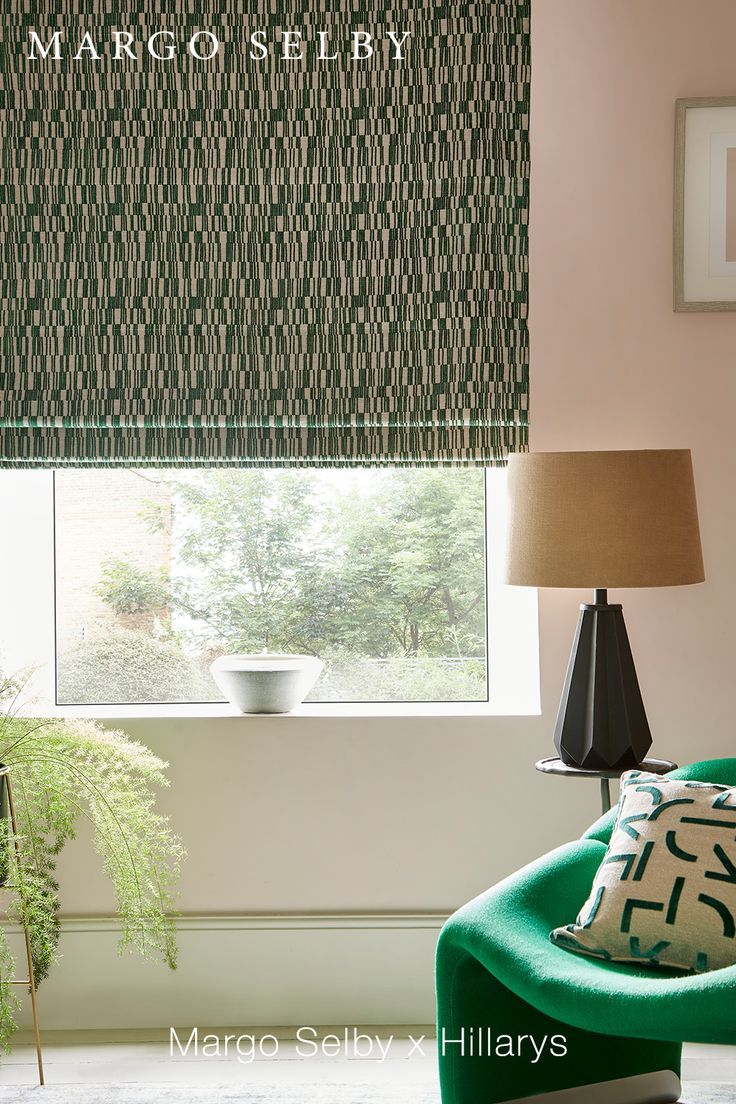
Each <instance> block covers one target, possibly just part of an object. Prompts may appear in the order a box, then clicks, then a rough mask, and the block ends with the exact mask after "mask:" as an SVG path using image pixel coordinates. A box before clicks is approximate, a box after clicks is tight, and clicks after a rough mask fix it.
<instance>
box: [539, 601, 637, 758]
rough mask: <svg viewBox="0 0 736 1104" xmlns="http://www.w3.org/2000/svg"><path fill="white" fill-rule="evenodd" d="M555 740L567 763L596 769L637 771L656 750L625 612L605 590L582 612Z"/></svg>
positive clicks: (566, 679) (581, 609)
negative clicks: (613, 601) (634, 768)
mask: <svg viewBox="0 0 736 1104" xmlns="http://www.w3.org/2000/svg"><path fill="white" fill-rule="evenodd" d="M554 741H555V747H556V748H557V753H558V755H559V757H560V759H562V761H563V763H567V764H568V765H570V766H575V767H587V768H588V769H590V770H601V769H606V768H610V769H618V768H627V767H635V766H637V765H638V764H639V763H640V762H641V761H642V759H644V758H645V757H646V754H647V751H648V750H649V748H650V747H651V745H652V735H651V732H650V731H649V723H648V721H647V715H646V713H645V711H644V703H643V701H642V698H641V691H640V690H639V680H638V679H637V677H636V669H635V667H634V659H633V656H632V655H631V647H630V645H629V638H628V635H627V633H626V625H625V624H624V615H623V610H622V607H621V606H620V605H609V604H608V595H607V593H606V591H605V590H596V592H595V603H594V604H592V605H584V606H581V607H580V617H579V619H578V627H577V630H576V633H575V640H574V641H573V646H572V653H571V655H570V662H569V664H568V668H567V675H566V676H565V685H564V687H563V690H562V700H561V701H560V709H559V713H558V714H557V723H556V725H555V736H554Z"/></svg>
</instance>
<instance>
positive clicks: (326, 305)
mask: <svg viewBox="0 0 736 1104" xmlns="http://www.w3.org/2000/svg"><path fill="white" fill-rule="evenodd" d="M290 29H296V30H298V32H299V34H300V37H298V38H297V37H295V36H293V35H289V36H285V31H287V30H290ZM56 31H59V32H60V35H59V37H58V38H56V39H54V38H53V35H54V32H56ZM161 31H164V32H166V34H165V35H158V37H156V35H157V32H161ZM203 31H206V32H208V33H211V35H214V36H215V38H216V44H217V50H216V52H215V53H214V54H213V56H212V57H209V58H207V57H206V56H205V57H204V58H203V59H201V58H197V57H195V56H193V52H192V51H191V50H190V48H189V46H188V43H189V42H190V40H191V39H192V36H195V39H194V46H193V48H192V49H193V51H194V52H197V53H200V54H202V55H207V54H208V53H209V52H210V51H212V50H213V49H214V42H215V40H214V39H213V38H212V37H208V36H207V35H204V34H202V33H201V32H203ZM354 31H358V32H359V34H358V36H357V38H356V37H355V36H353V32H354ZM405 31H408V32H409V33H408V37H406V39H404V40H403V43H402V45H401V48H400V50H399V49H398V48H397V46H396V42H395V41H394V39H395V40H397V41H398V40H399V39H401V36H402V34H403V33H404V32H405ZM31 32H34V33H35V34H36V35H37V36H38V45H35V44H34V40H33V38H32V35H31ZM87 32H88V36H87V38H85V37H84V36H85V34H86V33H87ZM253 32H258V34H257V37H256V38H255V40H251V35H252V34H253ZM320 32H322V33H320ZM389 32H393V35H394V38H393V39H392V37H391V35H390V33H389ZM121 35H123V37H122V38H121ZM125 35H127V37H124V36H125ZM366 35H370V40H368V39H367V37H366ZM0 36H1V37H0V133H1V134H2V174H1V176H0V238H1V241H2V251H1V254H0V258H1V259H0V264H1V265H2V278H1V282H0V288H1V298H0V327H1V338H0V340H1V341H2V361H1V363H0V465H5V466H7V465H54V466H58V465H61V464H109V463H113V464H134V465H136V466H139V465H141V464H179V463H196V464H210V463H240V464H243V463H253V464H258V465H269V464H312V463H313V464H332V463H334V464H363V463H406V464H420V463H431V464H466V463H479V464H493V463H502V462H503V460H504V457H505V455H506V453H507V452H508V451H512V450H519V449H523V448H525V447H526V434H527V392H528V343H527V328H526V316H527V214H528V180H529V143H528V113H529V3H528V2H524V3H516V2H497V3H489V2H485V0H479V2H477V3H476V2H467V0H463V2H461V3H457V4H454V3H453V4H443V3H434V2H432V0H404V2H398V0H397V2H394V3H380V2H378V3H374V4H372V5H369V6H368V7H367V8H366V6H365V5H364V4H361V3H358V2H357V0H322V2H320V3H317V4H309V5H306V4H305V5H303V6H295V5H294V4H293V3H292V2H288V0H287V2H285V3H279V2H277V0H254V2H248V0H162V3H160V4H150V3H147V2H144V0H86V2H85V0H43V2H41V0H38V2H36V0H4V3H3V5H2V12H0ZM151 36H154V37H153V38H152V37H151ZM121 41H122V43H123V44H124V45H126V46H127V47H128V48H127V49H123V47H122V46H121V45H120V43H121ZM151 41H152V42H153V51H152V50H151ZM356 42H357V47H356V46H354V43H356ZM169 46H171V47H172V48H173V49H172V56H171V58H169V59H165V58H164V59H160V58H157V57H155V56H154V53H159V54H164V55H165V54H166V53H167V52H169ZM31 47H33V48H34V49H35V54H36V56H35V57H34V58H33V59H30V58H29V52H30V49H31ZM369 47H370V48H371V49H372V51H373V52H372V53H371V54H370V55H368V49H369ZM57 48H58V53H59V57H58V58H55V57H54V54H55V52H56V51H57ZM354 49H357V53H358V56H357V57H355V56H353V50H354ZM116 50H117V51H118V53H119V55H120V56H118V57H115V51H116ZM262 50H265V56H261V52H262ZM285 51H288V52H292V53H294V54H296V53H298V52H301V53H302V55H303V56H302V57H301V58H299V57H296V56H294V57H292V58H288V59H286V58H284V57H283V53H284V52H285ZM397 51H398V52H400V53H401V54H402V55H403V57H401V58H397V56H396V55H397ZM44 52H45V53H46V56H45V57H44V56H43V53H44ZM320 52H321V53H322V54H323V55H325V57H320V56H319V54H320ZM95 54H96V55H98V56H97V57H95V56H94V55H95ZM131 54H132V56H131ZM251 54H255V55H256V56H255V57H252V56H251ZM332 55H337V56H336V57H333V56H332Z"/></svg>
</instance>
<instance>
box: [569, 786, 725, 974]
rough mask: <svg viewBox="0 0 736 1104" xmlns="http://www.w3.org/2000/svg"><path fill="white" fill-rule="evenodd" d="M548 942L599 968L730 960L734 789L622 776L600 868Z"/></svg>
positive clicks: (715, 965) (702, 965)
mask: <svg viewBox="0 0 736 1104" xmlns="http://www.w3.org/2000/svg"><path fill="white" fill-rule="evenodd" d="M550 939H551V940H552V942H553V943H555V944H557V946H559V947H563V948H564V949H565V950H568V951H574V952H576V953H578V954H583V955H590V956H592V957H593V958H599V959H602V960H604V961H606V962H626V963H634V964H636V965H639V966H641V965H647V964H648V965H650V966H660V967H667V968H673V969H677V970H687V971H688V972H690V973H704V972H705V971H707V970H717V969H720V968H722V967H724V966H731V965H733V964H734V963H735V962H736V788H731V787H729V786H717V785H715V784H711V783H706V782H683V781H680V780H678V779H674V778H660V777H659V776H658V775H655V774H645V773H643V772H642V771H627V772H626V774H624V775H623V777H622V779H621V800H620V802H619V808H618V815H617V817H616V823H615V826H614V829H613V832H612V834H611V842H610V843H609V845H608V849H607V851H606V854H605V857H604V859H603V862H602V863H601V865H600V866H599V868H598V871H597V873H596V875H595V878H594V880H593V887H592V889H591V891H590V896H589V897H588V900H587V901H586V902H585V904H584V905H583V907H582V908H581V910H580V913H579V915H578V918H577V921H576V922H575V923H574V924H567V925H566V926H565V927H562V928H556V929H555V930H554V931H553V932H552V933H551V935H550Z"/></svg>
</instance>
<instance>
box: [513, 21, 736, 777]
mask: <svg viewBox="0 0 736 1104" xmlns="http://www.w3.org/2000/svg"><path fill="white" fill-rule="evenodd" d="M532 36H533V42H532V48H533V54H532V70H533V79H532V216H531V260H530V264H531V343H532V344H531V350H532V352H531V371H532V398H531V403H532V406H531V417H532V447H533V448H535V449H576V448H583V449H585V448H645V447H690V448H692V450H693V457H694V462H695V468H696V480H697V485H698V495H699V503H700V514H701V529H702V537H703V545H704V553H705V560H706V574H707V580H708V581H707V582H706V584H705V585H702V586H697V587H687V588H677V589H676V590H659V591H643V592H634V591H628V592H625V593H623V594H622V595H621V596H620V597H621V598H622V599H623V600H624V602H625V606H626V612H627V622H628V625H629V631H630V635H631V637H632V643H633V645H634V650H635V654H636V658H637V664H638V668H639V674H640V678H641V681H642V687H643V691H644V696H645V701H646V704H647V707H648V710H649V714H650V721H651V722H652V725H653V730H654V732H655V745H656V746H658V748H659V751H660V752H661V754H663V755H670V754H671V755H672V756H673V757H676V756H679V757H682V758H683V759H685V758H697V757H704V756H706V755H708V754H711V753H712V754H717V753H718V752H719V751H721V752H725V751H728V752H730V753H732V754H734V753H736V724H735V723H734V720H733V719H732V716H731V714H732V712H733V703H734V693H733V687H734V683H735V682H736V632H734V625H736V424H735V422H734V419H735V418H736V356H735V354H736V313H730V312H727V313H716V314H675V313H674V312H673V310H672V176H673V132H674V103H675V99H676V98H677V97H679V96H720V95H724V96H725V95H735V94H736V64H735V63H734V57H735V54H734V48H735V44H736V4H734V3H733V2H732V0H533V2H532ZM575 597H577V595H575V596H573V595H570V594H569V593H566V592H545V593H544V594H543V595H542V630H543V638H542V639H543V646H542V660H543V707H544V712H545V715H546V717H547V718H548V719H550V720H551V718H552V717H553V716H554V711H555V708H556V698H557V696H558V694H559V685H560V679H561V677H562V670H563V668H564V664H565V662H566V653H567V648H568V645H569V633H570V632H571V631H572V626H573V623H574V620H575V610H574V605H575V603H574V599H575ZM581 597H582V596H581Z"/></svg>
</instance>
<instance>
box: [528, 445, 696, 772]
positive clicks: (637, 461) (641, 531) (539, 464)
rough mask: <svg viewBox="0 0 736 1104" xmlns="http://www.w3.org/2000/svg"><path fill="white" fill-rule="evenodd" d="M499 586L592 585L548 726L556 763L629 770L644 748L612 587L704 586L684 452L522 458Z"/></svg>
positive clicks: (645, 728)
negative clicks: (610, 592) (590, 598)
mask: <svg viewBox="0 0 736 1104" xmlns="http://www.w3.org/2000/svg"><path fill="white" fill-rule="evenodd" d="M508 479H509V493H510V523H509V534H508V546H507V562H506V582H508V583H511V584H513V585H515V586H535V587H575V588H577V587H591V588H593V589H594V591H595V597H594V600H593V602H592V603H591V604H590V605H582V606H581V607H580V616H579V619H578V625H577V631H576V633H575V639H574V641H573V646H572V653H571V655H570V662H569V665H568V668H567V675H566V676H565V683H564V687H563V691H562V699H561V701H560V709H559V713H558V716H557V723H556V725H555V732H554V743H555V747H556V748H557V753H558V755H559V756H560V758H561V759H562V761H563V762H564V763H567V764H568V765H571V766H576V767H584V768H586V767H587V768H588V769H591V770H606V769H610V770H617V769H626V768H628V767H635V766H637V764H638V763H640V762H641V760H642V759H644V757H645V755H646V753H647V751H648V749H649V747H650V746H651V743H652V737H651V733H650V731H649V724H648V722H647V716H646V712H645V710H644V703H643V701H642V697H641V691H640V689H639V681H638V679H637V677H636V669H635V667H634V660H633V657H632V655H631V648H630V646H629V639H628V636H627V634H626V626H625V624H624V617H623V612H622V607H621V606H620V605H618V604H610V603H609V602H608V588H609V587H616V588H618V587H661V586H681V585H683V584H685V583H700V582H702V581H703V579H704V578H705V575H704V573H703V557H702V552H701V548H700V531H699V528H698V511H697V504H696V500H695V484H694V481H693V469H692V460H691V457H690V451H689V450H688V449H646V450H641V451H626V452H531V453H517V454H514V455H513V456H511V457H510V458H509V471H508Z"/></svg>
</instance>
